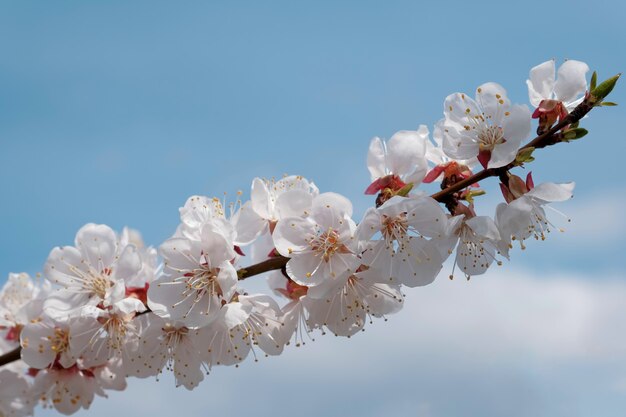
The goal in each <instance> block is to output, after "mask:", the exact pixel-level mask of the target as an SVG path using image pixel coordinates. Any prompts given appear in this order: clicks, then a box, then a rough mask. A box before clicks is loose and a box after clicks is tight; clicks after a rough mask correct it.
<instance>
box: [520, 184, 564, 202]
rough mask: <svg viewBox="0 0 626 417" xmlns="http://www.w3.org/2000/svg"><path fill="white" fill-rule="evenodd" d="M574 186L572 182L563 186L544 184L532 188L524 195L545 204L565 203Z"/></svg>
mask: <svg viewBox="0 0 626 417" xmlns="http://www.w3.org/2000/svg"><path fill="white" fill-rule="evenodd" d="M575 185H576V183H574V182H568V183H564V184H555V183H552V182H544V183H542V184H539V185H538V186H536V187H535V188H533V189H532V190H531V191H529V192H528V194H526V195H527V196H528V197H532V198H533V199H538V200H540V201H543V202H545V203H550V202H556V201H566V200H569V199H570V198H572V196H573V193H574V186H575Z"/></svg>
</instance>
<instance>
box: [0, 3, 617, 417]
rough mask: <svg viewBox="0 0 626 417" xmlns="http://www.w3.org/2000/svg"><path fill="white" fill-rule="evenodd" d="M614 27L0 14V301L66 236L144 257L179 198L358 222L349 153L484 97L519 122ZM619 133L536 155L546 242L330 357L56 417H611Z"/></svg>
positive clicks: (180, 8) (525, 17)
mask: <svg viewBox="0 0 626 417" xmlns="http://www.w3.org/2000/svg"><path fill="white" fill-rule="evenodd" d="M625 17H626V6H625V5H624V3H622V2H618V1H601V0H599V1H595V2H594V3H593V4H592V3H589V2H583V1H567V2H559V1H552V2H541V1H525V2H502V1H493V2H469V3H468V2H462V1H454V0H452V1H447V2H437V3H435V2H428V3H420V2H408V1H407V2H403V1H394V2H375V1H358V2H356V1H353V2H349V1H346V2H341V3H340V2H330V1H327V2H297V3H296V2H292V1H284V2H279V1H274V2H264V3H261V2H195V1H187V2H179V3H173V2H162V1H144V2H142V1H134V2H125V1H109V2H94V1H80V2H79V1H55V2H31V1H19V2H2V3H0V50H1V51H2V59H1V60H0V195H2V204H0V225H1V230H2V233H0V275H1V276H2V278H0V282H2V281H3V280H4V279H5V278H4V277H6V276H7V274H8V273H9V272H19V271H27V272H29V273H31V274H32V273H36V272H38V271H40V270H41V269H42V266H43V263H44V262H45V260H46V257H47V255H48V253H49V251H50V250H51V249H52V248H53V247H54V246H58V245H68V244H72V242H73V239H74V234H75V232H76V231H77V230H78V228H79V227H80V226H82V225H83V224H85V223H87V222H95V223H106V224H108V225H110V226H112V227H113V228H115V229H118V230H120V229H121V228H122V227H123V226H126V225H128V226H131V227H133V228H136V229H139V230H140V231H141V232H142V234H143V236H144V238H145V240H146V242H147V243H148V244H152V245H155V246H156V245H158V244H160V242H162V241H163V240H164V239H166V238H167V237H168V236H170V235H171V234H172V232H173V231H174V229H175V227H176V225H177V223H178V207H179V206H181V205H182V204H183V203H184V201H185V199H186V198H187V197H188V196H190V195H192V194H204V195H216V196H220V197H221V196H222V195H223V193H224V192H226V193H227V199H230V200H233V199H235V198H236V192H237V191H238V190H243V191H244V193H247V192H248V190H249V187H250V183H251V181H252V179H253V178H254V177H255V176H262V177H280V176H282V175H283V174H284V173H290V174H301V175H303V176H305V177H307V178H309V179H312V180H313V181H315V183H316V184H317V185H318V186H319V187H320V189H321V190H322V191H336V192H339V193H342V194H344V195H346V196H348V197H349V198H351V199H352V200H353V202H354V204H355V209H356V210H355V211H356V213H357V218H358V216H360V215H361V214H362V213H363V212H364V211H365V209H366V208H367V207H368V205H370V204H371V203H372V201H371V200H372V199H371V198H369V197H366V196H363V195H362V191H363V190H364V188H365V187H366V186H367V185H368V184H369V174H368V172H367V169H366V165H365V158H366V152H367V146H368V144H369V140H370V139H371V138H372V137H373V136H381V137H385V138H388V137H390V136H391V135H392V134H393V133H394V132H395V131H397V130H401V129H416V128H417V127H418V125H419V124H422V123H423V124H427V125H429V126H430V127H431V129H432V125H433V124H434V123H435V122H436V121H437V120H438V119H440V118H441V117H442V103H443V100H444V98H445V97H446V95H448V94H450V93H453V92H456V91H461V92H469V93H471V92H473V91H474V89H475V88H476V87H477V86H478V85H479V84H481V83H483V82H486V81H496V82H499V83H501V84H502V85H503V86H504V87H505V88H506V89H507V90H508V92H509V97H510V98H511V101H512V102H517V103H527V102H528V96H527V90H526V85H525V80H526V78H527V77H528V71H529V69H530V68H531V67H532V66H534V65H537V64H539V63H541V62H543V61H545V60H547V59H550V58H556V59H557V60H558V61H559V62H562V60H563V59H566V58H570V59H578V60H583V61H586V62H587V63H588V64H589V65H590V67H591V68H592V69H597V70H598V71H599V75H600V78H601V79H604V78H607V77H609V76H611V75H614V74H615V73H618V72H621V71H624V70H626V47H625V46H624V45H626V32H625V31H624V27H623V20H624V18H625ZM621 84H624V82H623V81H622V83H621ZM611 100H612V101H617V102H618V103H620V104H622V105H626V88H625V87H624V85H618V87H617V89H616V91H615V92H614V93H613V95H612V96H611ZM623 120H624V110H623V107H613V108H606V109H597V110H595V111H594V112H593V113H592V115H591V116H590V117H589V118H587V119H585V120H584V121H583V122H582V126H583V127H586V128H587V129H589V130H590V134H589V135H588V136H587V137H586V138H584V139H583V140H580V141H578V142H575V143H571V144H569V145H562V146H557V147H553V148H550V149H547V150H544V151H542V152H540V153H538V154H537V155H536V157H537V161H536V162H535V163H533V164H532V167H531V169H532V171H533V175H534V178H535V181H536V183H538V182H543V181H554V182H565V181H570V180H574V181H576V183H577V188H576V197H575V198H574V199H573V200H572V201H570V202H567V203H565V204H561V205H559V206H557V209H559V210H562V211H563V212H565V213H567V214H568V216H569V217H571V218H572V219H573V221H572V223H571V224H567V228H568V232H567V233H565V234H558V233H553V234H552V235H551V236H550V238H549V240H548V241H546V242H542V243H539V242H531V243H530V244H529V245H528V249H527V250H526V251H525V253H523V254H522V253H520V251H519V250H518V251H515V252H514V253H513V259H512V262H510V263H507V264H505V265H504V266H503V267H501V268H494V269H493V270H492V271H491V272H490V273H489V274H487V275H486V276H484V277H476V278H475V279H473V280H472V281H470V282H469V283H467V282H465V281H463V280H455V281H449V280H448V279H447V278H445V277H446V276H447V275H448V273H447V270H444V272H442V274H441V277H440V279H439V280H438V281H436V282H435V284H433V285H431V286H429V287H426V288H421V289H416V290H408V291H407V295H408V299H407V302H406V308H405V309H404V310H403V311H402V312H400V313H399V314H398V315H395V316H392V317H390V319H389V321H388V322H387V323H383V322H379V323H375V324H374V325H373V326H369V328H368V329H367V330H366V331H365V333H363V334H359V335H357V336H355V337H354V338H352V339H351V340H345V339H338V338H334V337H329V336H325V337H321V338H317V340H316V342H315V343H311V344H310V345H309V344H307V346H306V347H304V348H300V349H295V348H294V349H287V352H286V353H285V354H283V355H282V356H281V357H278V358H269V359H266V360H261V361H260V363H252V362H246V363H244V364H243V365H242V367H241V368H240V369H230V368H228V369H216V370H215V371H214V372H213V373H212V375H210V376H209V377H208V378H207V381H205V383H204V384H202V385H201V386H200V387H199V388H198V389H196V390H195V391H193V392H191V393H189V392H187V391H185V390H184V389H178V390H175V389H174V387H173V382H172V381H171V379H170V378H167V377H166V378H163V380H162V381H160V382H158V383H157V382H155V381H154V380H152V379H150V380H145V381H144V380H132V381H130V386H129V389H128V390H127V392H123V393H112V394H111V398H110V399H109V400H103V399H99V400H97V401H96V402H95V403H94V404H93V405H92V409H91V410H89V411H88V412H82V413H79V414H80V415H90V416H100V415H102V416H104V415H110V414H111V413H118V414H120V413H121V414H122V415H129V414H130V412H146V413H147V414H145V415H151V416H161V415H163V416H168V415H171V414H172V413H179V414H180V413H184V415H189V416H193V415H203V416H204V415H218V414H220V415H232V416H243V415H252V414H254V415H258V416H276V415H293V414H296V413H297V414H298V415H299V416H301V417H304V416H321V415H330V416H332V415H341V416H344V415H359V416H389V415H392V416H420V417H439V416H442V417H447V416H469V415H472V416H494V417H495V416H503V415H506V416H551V417H553V416H568V417H571V416H622V415H623V414H624V410H625V409H626V324H625V323H626V277H625V276H624V268H623V267H624V255H623V247H624V244H625V243H626V238H624V232H626V221H625V218H624V214H623V207H624V204H625V203H626V197H625V191H626V186H624V183H623V181H624V180H623V178H622V177H623V176H624V174H623V172H624V169H623V155H624V154H625V153H626V138H625V137H624V136H625V135H624V129H623V127H622V126H621V121H623ZM484 186H485V188H487V189H489V190H491V191H492V192H491V195H490V196H488V197H486V198H485V199H484V200H485V203H489V204H492V203H493V202H494V201H496V199H498V198H499V191H498V189H497V186H496V184H495V182H491V183H485V184H484ZM479 204H480V203H479ZM556 221H557V223H559V222H561V224H563V223H564V222H563V219H560V218H559V217H558V216H557V218H556ZM522 255H523V256H522ZM448 270H449V269H448ZM38 411H39V414H40V415H48V414H50V415H53V414H54V413H50V412H45V411H42V410H38Z"/></svg>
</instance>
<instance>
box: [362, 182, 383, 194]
mask: <svg viewBox="0 0 626 417" xmlns="http://www.w3.org/2000/svg"><path fill="white" fill-rule="evenodd" d="M383 188H384V187H383V185H382V178H376V179H375V180H374V181H373V182H372V183H371V184H370V185H368V186H367V188H366V189H365V193H364V194H365V195H374V194H378V193H379V192H380V191H382V189H383Z"/></svg>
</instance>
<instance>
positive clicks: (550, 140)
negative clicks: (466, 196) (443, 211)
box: [431, 99, 594, 202]
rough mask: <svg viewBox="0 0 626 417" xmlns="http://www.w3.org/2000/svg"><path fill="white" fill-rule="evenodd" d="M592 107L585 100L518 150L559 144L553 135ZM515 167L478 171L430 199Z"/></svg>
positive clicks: (506, 166)
mask: <svg viewBox="0 0 626 417" xmlns="http://www.w3.org/2000/svg"><path fill="white" fill-rule="evenodd" d="M593 107H594V106H593V104H592V103H591V102H590V100H589V99H585V100H584V101H583V102H582V103H580V104H579V105H578V106H577V107H576V108H575V109H574V110H572V112H571V113H570V114H568V115H567V117H565V118H564V119H563V120H561V121H560V122H559V123H557V124H556V125H554V126H553V127H552V128H551V129H550V130H548V131H546V132H544V133H542V134H541V135H539V136H537V137H536V138H534V139H533V140H531V141H530V142H528V143H527V144H526V145H524V146H522V147H521V148H520V149H519V150H520V151H521V150H523V149H528V148H535V149H541V148H545V147H546V146H550V145H554V144H556V143H558V142H560V140H555V135H556V134H557V132H559V131H560V130H561V129H563V128H564V127H566V126H568V125H571V124H573V123H576V122H578V121H579V120H580V119H582V118H583V117H584V116H585V115H586V114H587V113H589V112H590V111H591V109H593ZM518 152H519V151H518ZM517 165H518V164H517V163H516V162H515V161H513V162H511V163H510V164H508V165H505V166H503V167H500V168H485V169H483V170H482V171H479V172H477V173H476V174H474V175H472V176H471V177H468V178H466V179H464V180H462V181H459V182H457V183H455V184H453V185H451V186H449V187H448V188H446V189H444V190H441V191H439V192H438V193H435V194H433V195H431V197H432V198H434V199H435V200H437V201H439V202H442V201H444V200H445V199H446V198H447V197H449V196H450V195H452V194H454V193H456V192H458V191H461V190H462V189H464V188H467V187H469V186H470V185H472V184H475V183H477V182H479V181H482V180H484V179H485V178H489V177H498V176H500V175H502V174H505V173H506V172H507V171H509V170H510V169H511V168H514V167H515V166H517Z"/></svg>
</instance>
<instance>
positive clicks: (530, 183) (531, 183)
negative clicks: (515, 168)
mask: <svg viewBox="0 0 626 417" xmlns="http://www.w3.org/2000/svg"><path fill="white" fill-rule="evenodd" d="M526 188H527V189H528V190H532V189H533V188H535V182H534V181H533V173H532V172H529V173H528V175H526Z"/></svg>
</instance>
